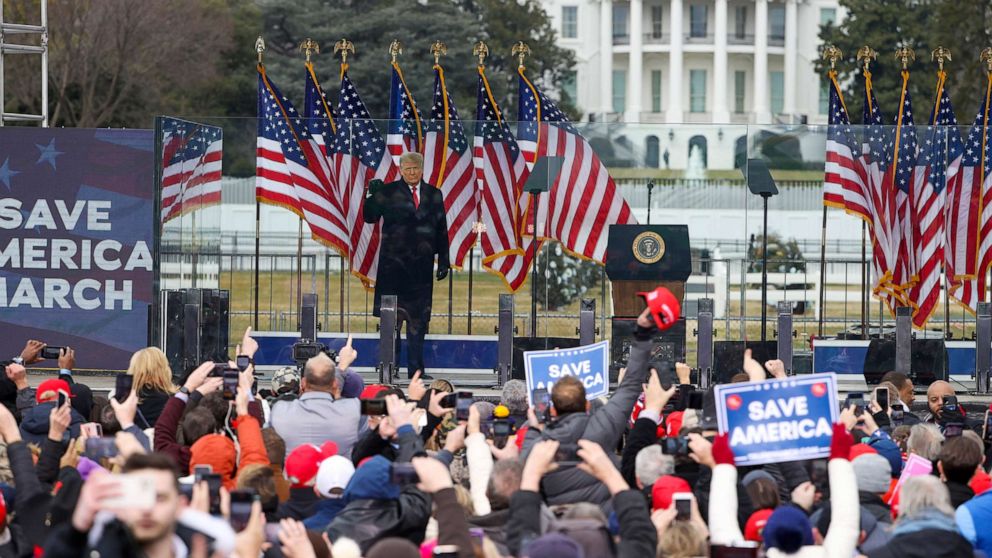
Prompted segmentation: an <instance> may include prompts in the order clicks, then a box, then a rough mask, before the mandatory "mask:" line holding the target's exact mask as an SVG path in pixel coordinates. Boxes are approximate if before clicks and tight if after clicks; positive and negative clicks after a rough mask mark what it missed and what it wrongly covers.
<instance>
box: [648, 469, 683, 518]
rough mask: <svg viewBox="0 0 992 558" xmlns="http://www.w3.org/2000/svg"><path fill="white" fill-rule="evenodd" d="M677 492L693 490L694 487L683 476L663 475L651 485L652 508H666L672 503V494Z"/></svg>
mask: <svg viewBox="0 0 992 558" xmlns="http://www.w3.org/2000/svg"><path fill="white" fill-rule="evenodd" d="M676 492H692V487H691V486H689V483H688V482H686V480H685V479H683V478H682V477H676V476H674V475H662V476H660V477H658V480H656V481H654V485H653V486H652V487H651V509H652V510H664V509H668V506H671V505H672V495H673V494H675V493H676Z"/></svg>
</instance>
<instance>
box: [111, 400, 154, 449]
mask: <svg viewBox="0 0 992 558" xmlns="http://www.w3.org/2000/svg"><path fill="white" fill-rule="evenodd" d="M110 406H111V407H112V408H113V409H114V416H115V417H117V422H118V424H120V425H121V430H122V431H124V432H127V433H129V434H131V435H132V436H134V437H135V439H137V440H138V442H139V443H140V444H141V447H143V448H145V451H146V452H147V451H151V450H152V447H151V440H149V439H148V436H146V435H145V432H144V431H143V430H142V429H141V428H138V425H137V424H135V423H134V417H135V415H136V414H138V392H137V391H135V390H133V389H132V390H131V393H129V394H128V396H127V399H125V400H124V402H123V403H118V402H117V399H116V398H111V399H110ZM156 422H157V421H156Z"/></svg>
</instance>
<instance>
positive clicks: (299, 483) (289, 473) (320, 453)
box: [283, 440, 338, 488]
mask: <svg viewBox="0 0 992 558" xmlns="http://www.w3.org/2000/svg"><path fill="white" fill-rule="evenodd" d="M337 453H338V445H337V444H335V443H334V442H332V441H330V440H328V441H326V442H324V443H323V444H322V445H321V446H320V447H317V446H315V445H313V444H303V445H302V446H297V448H296V449H294V450H293V451H291V452H290V453H289V455H287V456H286V464H285V465H284V466H283V474H284V475H285V476H286V480H288V481H289V482H291V483H292V485H293V488H300V487H303V486H306V485H307V483H309V482H310V481H312V480H313V479H314V477H316V476H317V471H318V470H319V469H320V463H321V462H322V461H324V460H325V459H327V458H328V457H331V456H332V455H337Z"/></svg>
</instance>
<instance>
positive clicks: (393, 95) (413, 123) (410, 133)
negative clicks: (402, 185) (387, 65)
mask: <svg viewBox="0 0 992 558" xmlns="http://www.w3.org/2000/svg"><path fill="white" fill-rule="evenodd" d="M392 66H393V72H392V81H391V82H390V85H389V131H388V133H387V134H386V145H387V146H388V147H389V154H390V155H392V156H393V163H394V164H396V165H397V166H399V164H400V155H402V154H403V153H406V152H412V153H420V151H421V148H422V147H423V143H424V129H423V125H422V122H421V119H420V111H419V110H418V109H417V103H415V102H414V101H413V94H411V93H410V88H409V87H407V86H406V81H405V80H404V79H403V71H402V70H400V65H399V64H397V63H396V62H393V63H392Z"/></svg>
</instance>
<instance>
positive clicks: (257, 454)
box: [234, 386, 269, 471]
mask: <svg viewBox="0 0 992 558" xmlns="http://www.w3.org/2000/svg"><path fill="white" fill-rule="evenodd" d="M249 389H250V388H249ZM248 393H249V391H248V390H245V389H243V388H242V387H241V386H238V393H237V396H236V397H235V399H234V409H235V412H236V414H237V418H236V419H234V428H235V430H236V431H237V433H238V444H239V445H240V446H241V457H240V459H239V460H238V470H239V471H240V470H244V468H245V466H247V465H254V464H258V465H266V466H267V465H269V454H268V452H266V451H265V441H264V440H263V439H262V427H261V425H259V424H258V419H256V418H255V417H253V416H251V415H250V414H248Z"/></svg>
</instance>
